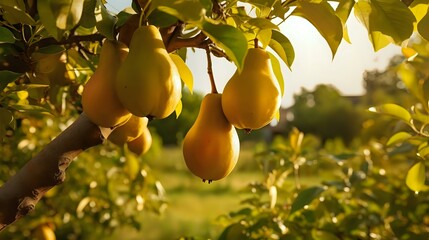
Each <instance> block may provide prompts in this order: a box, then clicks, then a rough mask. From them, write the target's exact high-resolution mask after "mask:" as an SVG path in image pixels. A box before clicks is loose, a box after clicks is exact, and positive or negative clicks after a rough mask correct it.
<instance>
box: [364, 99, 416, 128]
mask: <svg viewBox="0 0 429 240" xmlns="http://www.w3.org/2000/svg"><path fill="white" fill-rule="evenodd" d="M369 111H371V112H376V113H382V114H386V115H390V116H392V117H395V118H398V119H399V120H402V121H404V122H405V123H407V124H408V125H410V121H411V114H410V113H409V112H408V111H407V110H406V109H405V108H403V107H401V106H399V105H397V104H394V103H386V104H382V105H380V106H377V107H371V108H370V109H369Z"/></svg>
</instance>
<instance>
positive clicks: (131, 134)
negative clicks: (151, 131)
mask: <svg viewBox="0 0 429 240" xmlns="http://www.w3.org/2000/svg"><path fill="white" fill-rule="evenodd" d="M147 123H148V119H147V118H145V117H137V116H134V115H132V116H131V118H130V119H129V120H128V121H127V122H126V123H125V124H123V125H121V126H119V127H117V128H115V129H114V130H113V131H112V133H110V135H109V136H108V137H107V139H108V140H109V141H111V142H112V143H114V144H116V145H118V146H122V145H124V144H125V143H127V142H130V141H133V140H134V139H136V138H137V137H138V136H140V135H141V134H142V133H143V129H144V128H145V127H146V126H147Z"/></svg>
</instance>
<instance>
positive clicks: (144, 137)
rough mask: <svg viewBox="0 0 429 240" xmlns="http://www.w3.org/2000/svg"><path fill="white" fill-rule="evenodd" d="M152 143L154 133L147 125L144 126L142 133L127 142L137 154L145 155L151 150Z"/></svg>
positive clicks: (130, 148) (129, 147)
mask: <svg viewBox="0 0 429 240" xmlns="http://www.w3.org/2000/svg"><path fill="white" fill-rule="evenodd" d="M151 145H152V135H150V131H149V129H148V128H147V127H144V128H143V132H142V134H140V136H138V137H137V138H136V139H134V140H132V141H130V142H127V146H128V149H129V150H130V151H131V152H133V153H135V154H136V155H143V154H145V153H147V151H149V149H150V146H151Z"/></svg>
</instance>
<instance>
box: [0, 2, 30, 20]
mask: <svg viewBox="0 0 429 240" xmlns="http://www.w3.org/2000/svg"><path fill="white" fill-rule="evenodd" d="M0 7H1V8H2V15H3V18H4V20H6V21H7V22H8V23H10V24H13V25H15V24H18V23H22V24H27V25H36V21H34V19H33V18H32V17H31V16H30V15H29V14H28V13H26V12H25V5H24V2H23V1H0Z"/></svg>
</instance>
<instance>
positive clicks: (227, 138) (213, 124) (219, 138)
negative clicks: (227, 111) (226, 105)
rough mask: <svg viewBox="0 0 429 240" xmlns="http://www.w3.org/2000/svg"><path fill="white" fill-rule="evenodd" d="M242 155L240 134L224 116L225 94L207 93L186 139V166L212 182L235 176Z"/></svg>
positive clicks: (184, 145) (184, 149) (195, 173)
mask: <svg viewBox="0 0 429 240" xmlns="http://www.w3.org/2000/svg"><path fill="white" fill-rule="evenodd" d="M239 152H240V141H239V138H238V135H237V131H236V130H235V128H234V126H232V125H231V124H230V123H229V122H228V120H227V119H226V117H225V115H224V114H223V111H222V103H221V94H217V93H210V94H207V95H206V96H205V97H204V99H203V101H202V103H201V108H200V112H199V113H198V117H197V119H196V121H195V123H194V124H193V126H192V127H191V129H190V130H189V131H188V133H187V134H186V136H185V138H184V140H183V156H184V158H185V162H186V166H187V167H188V168H189V170H190V171H191V172H192V173H193V174H194V175H196V176H198V177H200V178H201V179H203V181H205V180H208V181H209V183H210V182H211V181H215V180H219V179H222V178H224V177H226V176H227V175H228V174H229V173H231V171H232V170H233V168H234V167H235V165H236V163H237V160H238V155H239Z"/></svg>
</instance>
